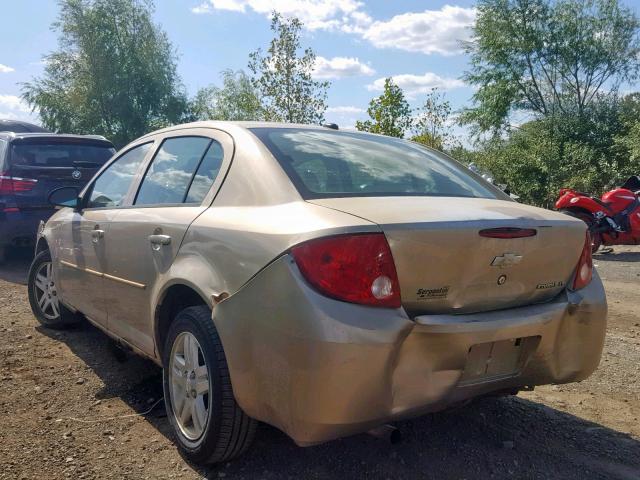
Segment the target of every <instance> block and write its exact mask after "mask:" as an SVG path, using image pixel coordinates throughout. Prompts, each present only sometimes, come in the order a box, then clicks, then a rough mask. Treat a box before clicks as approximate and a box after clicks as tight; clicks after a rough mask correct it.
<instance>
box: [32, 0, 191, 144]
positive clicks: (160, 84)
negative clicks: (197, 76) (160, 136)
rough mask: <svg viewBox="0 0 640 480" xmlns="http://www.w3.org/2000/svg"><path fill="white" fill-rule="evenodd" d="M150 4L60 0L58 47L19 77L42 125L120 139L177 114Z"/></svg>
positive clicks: (164, 46)
mask: <svg viewBox="0 0 640 480" xmlns="http://www.w3.org/2000/svg"><path fill="white" fill-rule="evenodd" d="M152 11H153V3H152V2H151V0H61V1H60V15H59V17H58V20H57V21H56V22H55V23H54V24H53V26H52V28H53V29H54V30H57V31H58V32H59V40H58V44H59V45H58V50H57V51H55V52H53V53H51V54H50V55H47V56H46V57H45V60H46V67H45V71H44V75H43V76H42V77H40V78H34V79H33V80H32V81H31V82H30V83H26V84H24V85H23V98H24V99H25V100H26V101H27V102H28V104H29V105H30V106H31V107H32V108H34V109H38V111H39V113H40V117H41V119H42V123H43V124H44V125H45V126H46V127H47V128H49V129H52V130H55V131H62V132H73V133H83V134H88V133H92V134H101V135H104V136H106V137H108V138H109V139H111V140H112V141H113V142H114V143H115V144H116V145H117V146H122V145H124V144H126V143H128V142H129V141H131V140H133V139H135V138H137V137H139V136H141V135H143V134H145V133H147V132H149V131H150V130H154V129H157V128H160V127H163V126H166V125H170V124H173V123H179V122H180V121H181V120H182V119H183V118H184V114H185V112H186V109H187V99H186V95H185V93H184V89H183V87H182V84H181V82H180V78H179V77H178V74H177V72H176V58H175V53H174V50H173V47H172V46H171V43H170V42H169V40H168V38H167V35H166V34H165V33H164V32H163V31H162V30H161V29H160V28H159V27H158V26H157V25H155V24H154V23H153V22H152V19H151V15H152Z"/></svg>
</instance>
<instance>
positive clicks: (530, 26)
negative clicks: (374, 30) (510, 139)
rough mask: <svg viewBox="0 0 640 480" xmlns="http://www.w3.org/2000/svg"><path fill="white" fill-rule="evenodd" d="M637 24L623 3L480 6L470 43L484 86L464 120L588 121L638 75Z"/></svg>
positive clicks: (473, 76)
mask: <svg viewBox="0 0 640 480" xmlns="http://www.w3.org/2000/svg"><path fill="white" fill-rule="evenodd" d="M639 27H640V22H639V20H638V17H637V16H636V15H635V14H634V13H633V11H632V10H630V9H629V8H626V7H623V6H621V5H620V4H619V2H618V0H558V1H552V0H481V1H480V2H479V4H478V14H477V18H476V23H475V26H474V29H473V31H474V38H473V40H472V41H471V42H469V43H467V45H466V49H467V51H468V53H469V54H470V55H471V69H470V71H469V72H467V73H466V74H465V76H464V79H465V81H466V82H467V83H469V84H471V85H475V86H477V87H478V90H477V92H476V93H475V95H474V97H473V98H474V102H475V104H476V105H475V107H474V108H471V109H468V110H467V111H466V112H465V114H464V115H463V117H462V119H463V121H465V122H467V123H472V124H474V125H475V126H476V127H477V128H478V130H479V131H487V130H491V129H494V130H496V129H500V128H502V127H505V126H508V121H509V116H510V114H511V113H513V112H514V111H518V110H519V111H524V112H526V113H529V114H534V115H537V116H538V117H539V116H544V117H546V116H549V115H554V114H562V115H575V114H577V115H579V116H581V115H583V113H584V112H585V110H586V109H587V108H588V106H589V105H590V104H591V103H593V102H595V101H597V99H598V96H599V95H600V94H601V93H603V92H613V93H615V92H617V90H618V88H619V86H620V85H621V83H622V82H625V81H633V80H634V79H636V78H637V76H638V72H639V70H640V40H639V38H638V29H639Z"/></svg>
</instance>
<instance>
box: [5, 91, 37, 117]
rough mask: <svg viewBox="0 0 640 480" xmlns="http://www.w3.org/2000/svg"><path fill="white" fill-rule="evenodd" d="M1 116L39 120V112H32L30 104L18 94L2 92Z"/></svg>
mask: <svg viewBox="0 0 640 480" xmlns="http://www.w3.org/2000/svg"><path fill="white" fill-rule="evenodd" d="M0 118H3V119H9V120H24V121H26V122H36V123H37V122H38V115H37V113H32V112H31V108H30V107H29V105H27V104H26V103H25V102H24V101H22V99H20V97H18V96H16V95H3V94H0Z"/></svg>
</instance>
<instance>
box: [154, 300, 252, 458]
mask: <svg viewBox="0 0 640 480" xmlns="http://www.w3.org/2000/svg"><path fill="white" fill-rule="evenodd" d="M163 367H164V368H163V387H164V401H165V406H166V409H167V416H168V417H169V421H170V422H171V425H172V426H173V428H174V431H175V435H176V439H177V441H178V445H179V447H180V448H181V449H182V451H183V452H184V454H185V456H187V457H188V459H189V460H191V461H193V462H194V463H198V464H204V463H219V462H224V461H227V460H231V459H232V458H235V457H237V456H239V455H241V454H242V453H244V451H245V450H246V449H247V448H248V447H249V445H250V444H251V442H252V441H253V438H254V436H255V430H256V421H255V420H253V419H252V418H250V417H249V416H247V415H246V414H245V413H244V412H243V411H242V409H241V408H240V406H239V405H238V404H237V403H236V400H235V398H234V396H233V390H232V388H231V379H230V377H229V369H228V367H227V361H226V358H225V355H224V350H223V348H222V342H221V341H220V337H219V335H218V332H217V330H216V328H215V326H214V324H213V321H212V320H211V311H210V310H209V309H208V308H207V307H206V306H197V307H189V308H186V309H184V310H182V311H181V312H180V313H179V314H178V315H177V316H176V318H175V320H174V322H173V323H172V324H171V327H170V328H169V332H168V334H167V340H166V342H165V346H164V352H163Z"/></svg>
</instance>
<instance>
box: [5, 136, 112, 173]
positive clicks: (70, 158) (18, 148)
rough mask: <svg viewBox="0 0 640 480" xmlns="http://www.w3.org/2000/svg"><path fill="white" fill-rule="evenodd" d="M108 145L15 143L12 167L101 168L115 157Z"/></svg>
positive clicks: (12, 150)
mask: <svg viewBox="0 0 640 480" xmlns="http://www.w3.org/2000/svg"><path fill="white" fill-rule="evenodd" d="M114 153H115V149H114V148H112V147H109V146H108V145H92V144H77V143H75V144H74V143H59V142H56V143H42V142H38V143H14V144H13V145H12V147H11V165H12V166H15V167H20V166H25V167H76V168H80V167H84V168H100V167H101V166H102V165H103V164H104V163H105V162H106V161H107V160H109V158H111V157H112V156H113V154H114Z"/></svg>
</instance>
